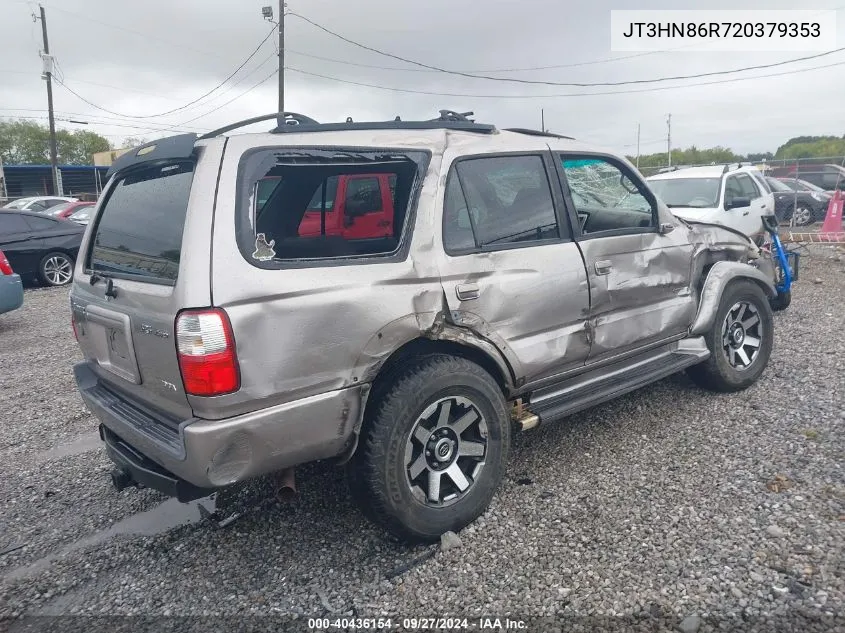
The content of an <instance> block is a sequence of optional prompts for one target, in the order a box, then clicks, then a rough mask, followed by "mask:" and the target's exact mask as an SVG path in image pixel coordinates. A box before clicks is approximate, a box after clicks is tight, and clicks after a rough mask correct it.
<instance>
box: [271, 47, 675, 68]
mask: <svg viewBox="0 0 845 633" xmlns="http://www.w3.org/2000/svg"><path fill="white" fill-rule="evenodd" d="M688 46H692V44H688V45H687V46H681V47H678V48H671V49H666V50H659V51H645V52H642V53H634V54H633V55H624V56H622V57H606V58H603V59H594V60H591V61H586V62H574V63H572V64H554V65H552V66H529V67H523V68H487V69H482V70H464V71H462V72H465V73H517V72H528V71H532V70H554V69H557V68H576V67H578V66H592V65H594V64H607V63H610V62H619V61H623V60H626V59H634V58H635V57H643V56H645V55H655V54H659V53H671V52H673V51H677V50H680V49H682V48H687V47H688ZM285 53H286V54H292V55H299V56H300V57H309V58H311V59H319V60H320V61H324V62H332V63H335V64H344V65H346V66H357V67H358V68H372V69H375V70H392V71H399V72H406V73H437V72H442V71H439V70H430V69H428V68H397V67H396V66H379V65H378V64H361V63H358V62H350V61H347V60H345V59H335V58H334V57H323V56H321V55H313V54H311V53H303V52H302V51H297V50H293V49H291V48H287V49H285Z"/></svg>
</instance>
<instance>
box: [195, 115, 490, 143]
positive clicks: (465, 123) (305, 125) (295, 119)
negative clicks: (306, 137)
mask: <svg viewBox="0 0 845 633" xmlns="http://www.w3.org/2000/svg"><path fill="white" fill-rule="evenodd" d="M472 114H473V113H472V112H454V111H453V110H440V116H439V117H437V118H434V119H429V120H428V121H403V120H402V119H401V118H400V117H398V116H397V117H396V118H395V119H393V120H392V121H363V122H361V121H359V122H355V121H353V120H352V117H347V118H346V121H344V122H342V123H318V122H317V121H315V120H314V119H312V118H310V117H307V116H305V115H302V114H297V113H295V112H274V113H273V114H265V115H262V116H257V117H252V118H251V119H245V120H243V121H238V122H236V123H231V124H229V125H226V126H224V127H221V128H218V129H216V130H213V131H211V132H208V133H207V134H203V135H202V136H200V137H199V138H200V139H207V138H213V137H215V136H219V135H220V134H225V133H226V132H231V131H232V130H236V129H238V128H241V127H245V126H247V125H252V124H253V123H260V122H261V121H270V120H272V119H276V120H277V121H284V124H282V125H277V126H276V127H275V128H274V129H272V130H270V132H271V133H273V134H285V133H293V134H300V133H304V132H338V131H344V130H437V129H446V130H464V131H467V132H478V133H481V134H492V133H493V132H495V131H496V126H495V125H490V124H487V123H476V122H475V121H473V120H471V119H469V118H468V117H470V116H472Z"/></svg>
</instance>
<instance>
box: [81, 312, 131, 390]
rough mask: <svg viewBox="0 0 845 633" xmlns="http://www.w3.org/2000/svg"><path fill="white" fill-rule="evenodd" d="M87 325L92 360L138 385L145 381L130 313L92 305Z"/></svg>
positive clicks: (86, 320) (86, 333)
mask: <svg viewBox="0 0 845 633" xmlns="http://www.w3.org/2000/svg"><path fill="white" fill-rule="evenodd" d="M84 328H85V330H86V332H85V335H86V337H87V338H88V341H87V342H88V351H89V353H90V356H92V357H93V358H92V359H91V360H94V361H96V362H97V364H98V365H99V366H100V367H102V368H103V369H105V370H106V371H108V372H110V373H112V374H114V375H116V376H119V377H121V378H123V379H124V380H126V381H128V382H131V383H132V384H134V385H139V384H141V376H140V372H139V371H138V361H137V359H136V358H135V348H134V347H133V345H132V328H131V321H130V319H129V315H127V314H123V313H121V312H115V311H114V310H108V309H106V308H102V307H100V306H96V305H88V306H86V308H85V325H84Z"/></svg>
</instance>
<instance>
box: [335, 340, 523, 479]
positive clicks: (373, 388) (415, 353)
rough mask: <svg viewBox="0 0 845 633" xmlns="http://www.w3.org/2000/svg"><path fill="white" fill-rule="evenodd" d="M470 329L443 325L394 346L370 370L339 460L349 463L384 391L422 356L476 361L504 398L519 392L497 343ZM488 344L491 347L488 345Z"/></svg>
mask: <svg viewBox="0 0 845 633" xmlns="http://www.w3.org/2000/svg"><path fill="white" fill-rule="evenodd" d="M476 339H478V337H477V336H476V335H475V334H474V333H473V332H471V331H469V330H464V329H463V328H457V327H454V326H450V325H444V326H443V327H442V328H438V331H437V338H431V337H427V336H418V337H416V338H413V339H411V340H409V341H407V342H405V343H404V344H403V345H401V346H400V347H398V348H397V349H395V350H394V351H393V352H392V353H391V354H390V355H389V356H387V358H386V359H385V360H384V361H383V362H381V363H380V364H379V365H378V367H377V368H374V369H373V370H372V371H371V375H370V376H369V378H368V382H369V383H370V389H369V391H368V392H367V394H366V402H365V403H364V406H362V407H361V411H360V413H359V416H358V420H357V421H356V424H355V427H354V429H353V437H352V440H351V442H350V446H349V448H348V449H347V450H346V451H345V452H344V453H343V454H342V455H341V456H339V458H338V463H341V464H343V463H345V462H347V461H348V460H349V459H350V458H351V457H352V456H353V455H354V454H355V451H356V449H357V447H358V438H359V437H360V434H361V428H362V427H363V425H364V422H365V420H366V419H367V417H368V416H369V415H371V414H372V410H373V408H374V407H376V406H378V401H379V399H380V397H381V394H382V392H383V391H384V390H385V389H386V388H387V387H388V386H389V385H390V384H392V382H393V381H394V380H396V379H397V377H398V376H399V375H400V374H401V372H402V371H403V370H404V369H406V368H407V367H409V366H411V365H412V364H413V363H415V362H418V361H420V360H421V359H423V358H426V357H430V356H437V355H444V356H455V357H458V358H463V359H466V360H468V361H470V362H473V363H475V364H476V365H478V366H479V367H481V368H482V369H484V370H485V371H486V372H487V373H489V374H490V375H491V376H492V378H493V380H494V381H495V382H496V384H497V385H498V386H499V388H500V389H501V390H502V394H503V396H504V397H505V399H506V400H507V399H509V398H511V397H513V396H514V394H515V393H516V387H515V380H514V373H513V370H512V368H511V367H510V365H509V364H508V362H507V361H506V360H505V359H504V358H503V357H502V356H501V354H499V353H498V352H497V351H496V348H495V346H493V345H492V344H490V343H486V342H485V341H483V340H481V339H478V340H476ZM488 346H489V348H488Z"/></svg>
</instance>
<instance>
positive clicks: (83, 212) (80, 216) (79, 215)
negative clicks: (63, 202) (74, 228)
mask: <svg viewBox="0 0 845 633" xmlns="http://www.w3.org/2000/svg"><path fill="white" fill-rule="evenodd" d="M93 212H94V205H91V206H88V207H83V208H82V209H80V210H79V211H75V212H74V213H73V215H71V216H70V217H69V218H67V219H68V220H72V221H73V222H76V223H77V224H81V225H83V226H86V225H87V224H88V222H89V221H90V220H91V214H92V213H93Z"/></svg>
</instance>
